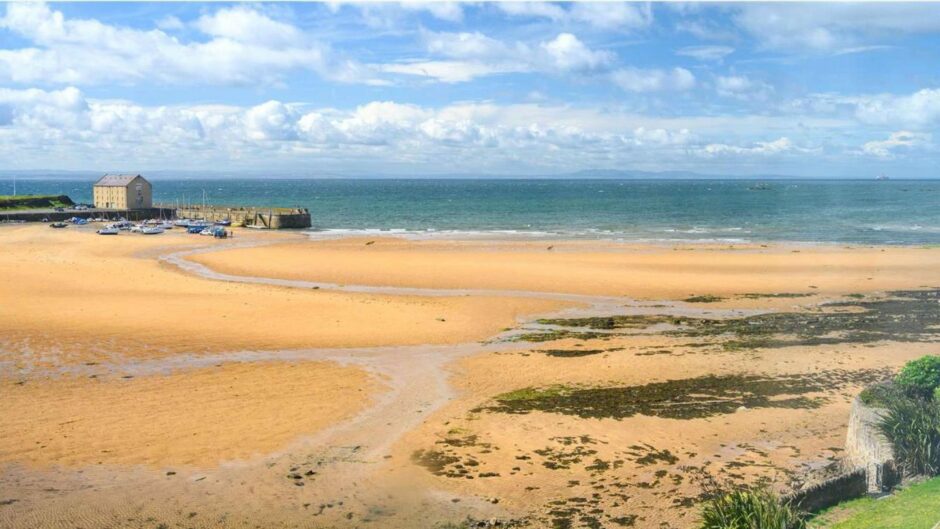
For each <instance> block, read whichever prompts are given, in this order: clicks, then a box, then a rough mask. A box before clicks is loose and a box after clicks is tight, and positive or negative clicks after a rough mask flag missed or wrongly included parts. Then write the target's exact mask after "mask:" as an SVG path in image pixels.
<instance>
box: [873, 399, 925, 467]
mask: <svg viewBox="0 0 940 529" xmlns="http://www.w3.org/2000/svg"><path fill="white" fill-rule="evenodd" d="M886 409H887V412H886V413H885V414H884V416H883V417H882V419H881V423H880V425H879V426H880V427H881V431H882V433H883V434H884V436H885V437H886V438H887V439H888V441H890V442H891V445H892V446H893V447H894V456H895V459H896V460H897V461H898V464H899V465H900V467H901V469H902V470H903V471H904V473H905V474H908V475H928V476H932V475H936V474H938V473H940V404H938V403H936V402H933V401H932V400H928V399H925V398H922V397H920V396H916V395H904V394H901V395H897V396H895V397H894V398H892V399H891V400H890V401H889V402H887V403H886Z"/></svg>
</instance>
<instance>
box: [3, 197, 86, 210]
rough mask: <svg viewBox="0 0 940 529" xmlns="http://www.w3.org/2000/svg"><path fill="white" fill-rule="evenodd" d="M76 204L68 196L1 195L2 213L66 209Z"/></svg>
mask: <svg viewBox="0 0 940 529" xmlns="http://www.w3.org/2000/svg"><path fill="white" fill-rule="evenodd" d="M74 205H75V203H74V202H72V199H71V198H69V197H68V196H66V195H17V196H13V195H0V211H17V210H21V209H40V208H65V207H69V206H74Z"/></svg>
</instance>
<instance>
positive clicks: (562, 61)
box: [542, 33, 613, 72]
mask: <svg viewBox="0 0 940 529" xmlns="http://www.w3.org/2000/svg"><path fill="white" fill-rule="evenodd" d="M542 49H544V50H545V51H546V52H547V53H548V55H549V57H551V59H552V62H553V63H554V65H555V67H556V68H557V69H559V70H561V71H566V72H567V71H585V70H593V69H596V68H598V67H600V66H604V65H606V64H608V63H609V62H611V61H612V60H613V55H612V54H611V53H610V52H606V51H593V50H591V49H589V48H588V47H587V46H585V45H584V43H583V42H581V41H580V40H578V38H577V37H575V36H574V35H572V34H571V33H562V34H560V35H558V36H557V37H555V39H554V40H552V41H549V42H543V43H542Z"/></svg>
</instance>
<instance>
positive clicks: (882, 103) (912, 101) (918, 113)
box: [853, 88, 940, 126]
mask: <svg viewBox="0 0 940 529" xmlns="http://www.w3.org/2000/svg"><path fill="white" fill-rule="evenodd" d="M853 102H854V103H855V115H856V116H857V117H858V119H860V120H861V121H864V122H866V123H875V124H888V123H904V124H908V125H913V126H928V125H931V124H933V123H936V122H938V121H940V89H938V88H935V89H924V90H919V91H917V92H915V93H913V94H911V95H909V96H895V95H882V96H869V97H859V98H855V99H854V101H853Z"/></svg>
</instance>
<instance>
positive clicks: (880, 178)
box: [875, 173, 890, 180]
mask: <svg viewBox="0 0 940 529" xmlns="http://www.w3.org/2000/svg"><path fill="white" fill-rule="evenodd" d="M875 180H890V179H889V178H888V176H887V175H886V174H884V173H881V174H880V175H878V176H877V177H875Z"/></svg>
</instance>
